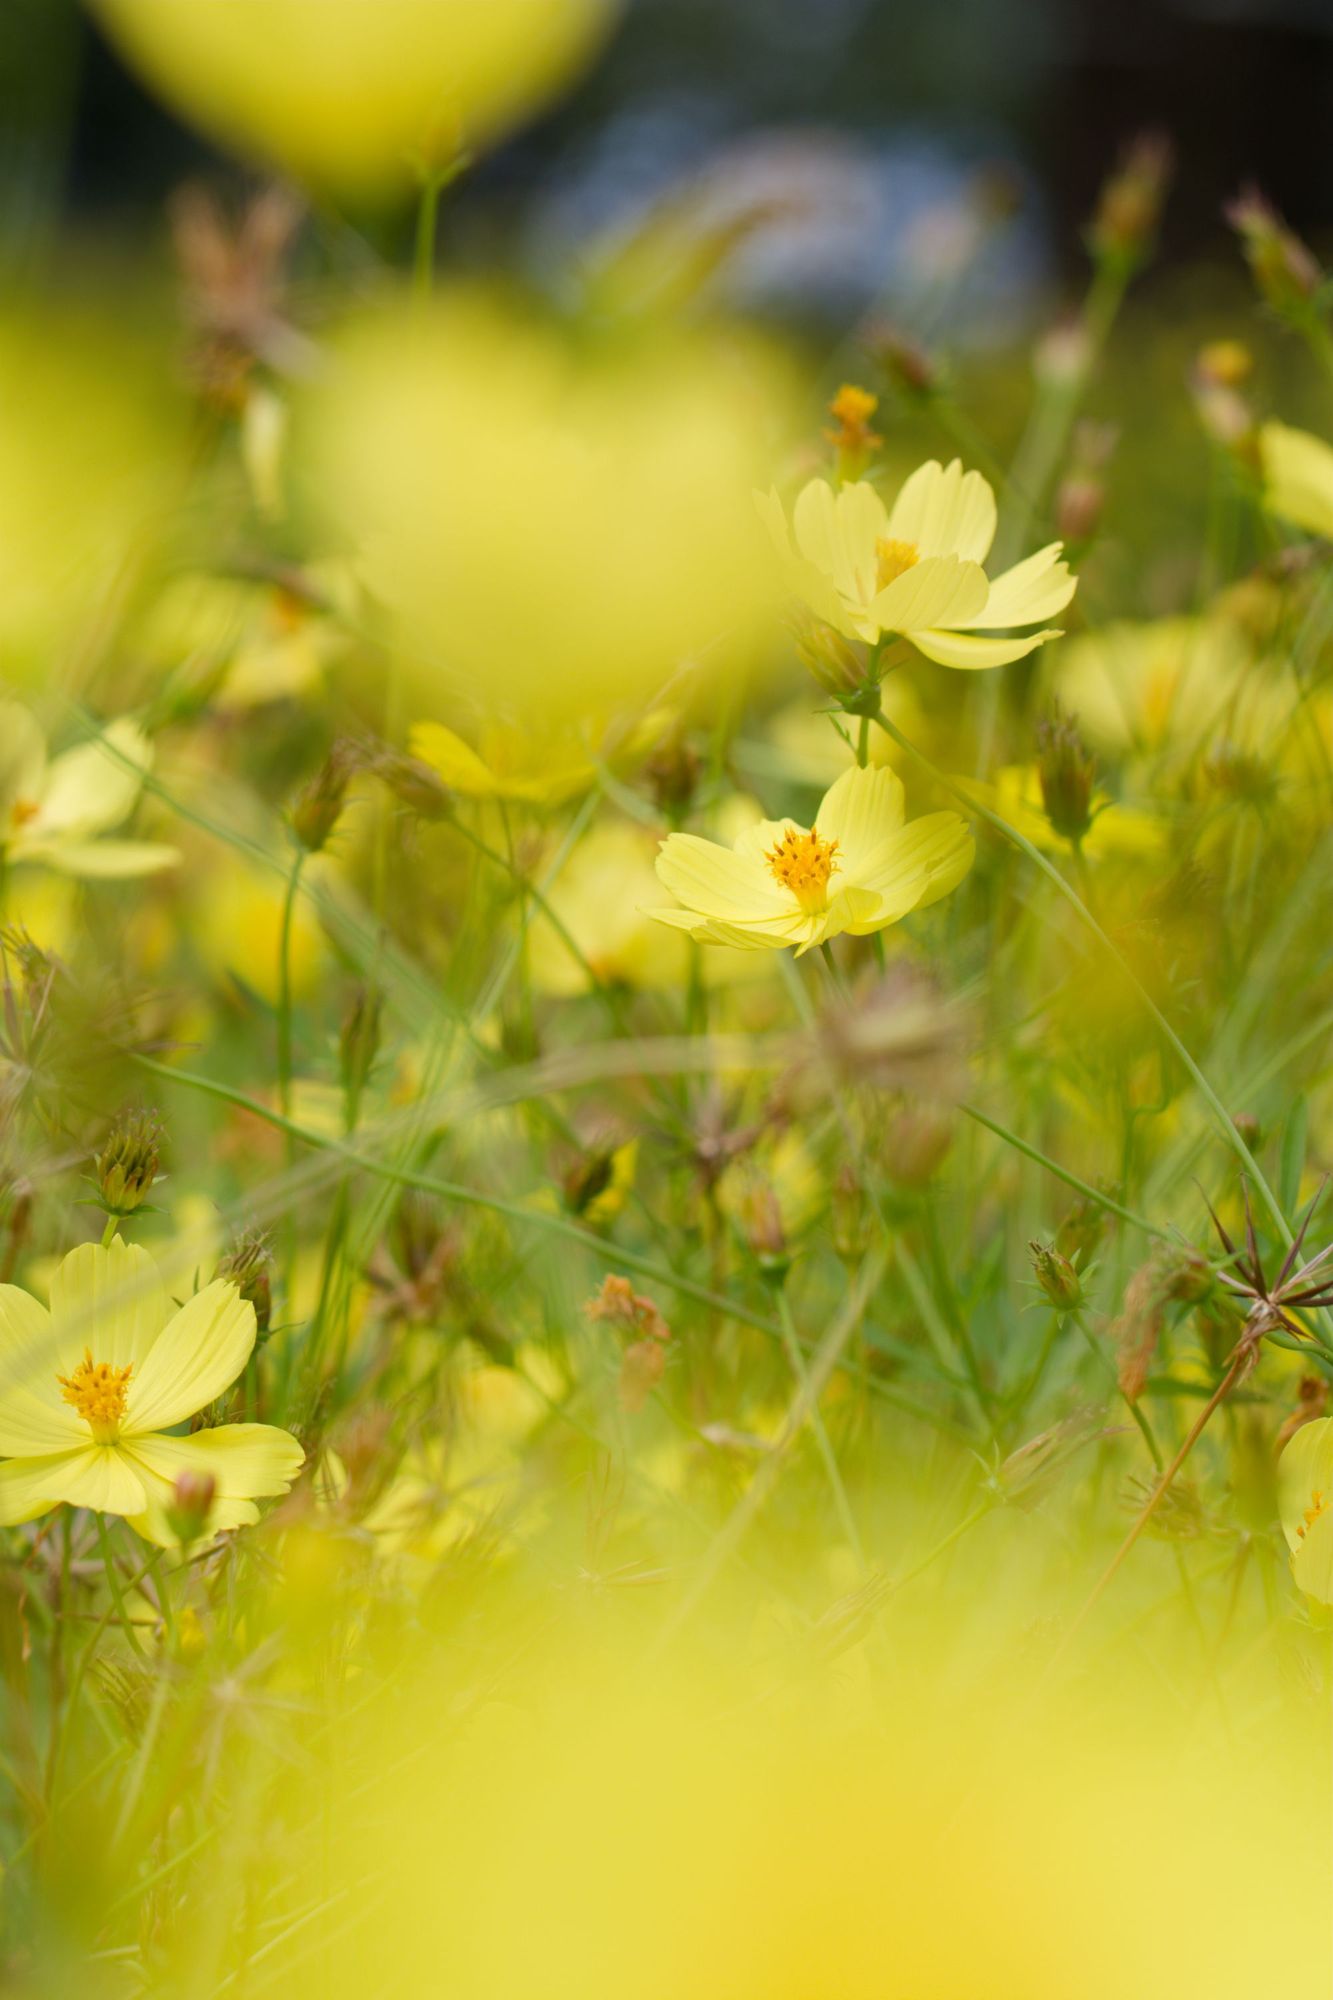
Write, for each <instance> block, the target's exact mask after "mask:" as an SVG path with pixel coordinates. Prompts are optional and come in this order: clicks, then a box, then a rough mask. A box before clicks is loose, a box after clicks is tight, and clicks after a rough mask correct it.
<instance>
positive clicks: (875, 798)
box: [815, 764, 903, 886]
mask: <svg viewBox="0 0 1333 2000" xmlns="http://www.w3.org/2000/svg"><path fill="white" fill-rule="evenodd" d="M902 823H903V786H902V780H901V779H900V778H899V777H898V775H897V773H896V772H895V771H892V770H890V769H889V767H888V766H887V765H885V764H876V765H873V766H871V767H870V768H868V769H866V770H864V771H862V770H859V769H858V768H857V767H856V766H855V765H853V766H852V768H851V769H850V770H847V771H844V772H843V774H842V776H841V777H840V778H839V779H838V780H837V782H836V783H835V784H833V785H830V787H829V789H828V791H827V792H825V794H824V796H823V798H822V799H821V800H820V804H819V811H818V812H817V813H816V814H815V826H816V828H817V829H818V831H819V833H820V835H821V836H822V838H823V839H825V840H836V841H837V843H838V876H839V877H840V878H841V882H839V886H841V885H842V883H843V882H860V881H861V880H862V879H863V878H862V873H861V870H862V866H863V864H864V863H865V862H866V861H868V860H870V859H872V858H873V857H874V855H875V854H876V853H877V852H878V851H879V849H880V848H881V847H883V845H884V842H885V840H886V838H887V837H888V836H889V835H890V834H893V833H895V832H896V831H897V829H898V828H899V827H900V826H901V825H902Z"/></svg>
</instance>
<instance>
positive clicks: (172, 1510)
mask: <svg viewBox="0 0 1333 2000" xmlns="http://www.w3.org/2000/svg"><path fill="white" fill-rule="evenodd" d="M217 1490H218V1483H217V1481H216V1479H214V1477H213V1475H212V1473H211V1472H189V1471H186V1472H178V1473H177V1475H176V1484H175V1487H174V1489H173V1492H172V1497H171V1502H170V1504H169V1506H168V1507H167V1526H168V1527H169V1528H170V1530H171V1532H172V1534H173V1535H174V1536H175V1537H176V1540H177V1541H178V1542H180V1543H182V1544H187V1543H190V1542H197V1541H198V1540H199V1538H200V1536H201V1535H203V1534H205V1533H206V1532H207V1529H208V1517H209V1515H210V1514H211V1513H212V1511H213V1502H214V1500H215V1498H216V1497H217Z"/></svg>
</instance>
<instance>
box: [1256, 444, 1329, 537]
mask: <svg viewBox="0 0 1333 2000" xmlns="http://www.w3.org/2000/svg"><path fill="white" fill-rule="evenodd" d="M1259 458H1260V463H1261V465H1262V467H1263V474H1264V502H1265V505H1266V506H1267V507H1268V508H1269V509H1270V511H1271V512H1272V513H1274V514H1280V515H1281V516H1282V518H1283V520H1284V521H1292V522H1294V523H1295V525H1296V526H1297V527H1298V528H1304V529H1305V530H1306V531H1307V532H1308V533H1309V534H1312V535H1323V536H1325V537H1326V538H1327V539H1329V540H1333V445H1327V444H1325V443H1324V440H1323V439H1322V438H1317V437H1312V436H1311V435H1310V433H1309V431H1298V430H1293V429H1292V428H1291V426H1290V425H1289V424H1265V425H1264V426H1263V428H1262V429H1261V431H1260V432H1259Z"/></svg>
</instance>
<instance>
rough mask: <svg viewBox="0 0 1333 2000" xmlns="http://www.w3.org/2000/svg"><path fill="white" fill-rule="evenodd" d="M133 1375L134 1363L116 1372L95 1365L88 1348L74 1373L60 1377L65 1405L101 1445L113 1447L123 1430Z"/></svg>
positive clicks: (104, 1364)
mask: <svg viewBox="0 0 1333 2000" xmlns="http://www.w3.org/2000/svg"><path fill="white" fill-rule="evenodd" d="M133 1372H134V1364H133V1363H132V1362H131V1363H129V1364H128V1365H127V1366H126V1367H124V1368H113V1367H112V1366H111V1363H110V1362H109V1361H94V1360H93V1351H92V1349H91V1348H90V1347H85V1348H84V1350H83V1359H82V1361H81V1362H80V1363H79V1365H78V1367H77V1368H76V1369H75V1370H74V1373H73V1374H72V1375H57V1376H56V1381H57V1382H58V1383H59V1384H60V1395H61V1399H62V1401H64V1402H66V1403H72V1404H73V1406H74V1408H75V1410H76V1411H77V1412H78V1414H79V1415H80V1416H81V1417H82V1418H83V1420H84V1422H85V1423H86V1424H88V1425H89V1426H90V1428H91V1430H92V1434H93V1436H94V1437H95V1438H96V1440H97V1442H98V1443H99V1444H109V1443H110V1442H111V1440H112V1439H113V1438H114V1437H115V1436H116V1435H117V1433H118V1432H119V1430H120V1425H121V1419H122V1418H123V1417H124V1415H125V1396H126V1391H127V1388H128V1386H129V1379H130V1376H131V1375H132V1374H133Z"/></svg>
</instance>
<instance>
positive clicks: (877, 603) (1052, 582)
mask: <svg viewBox="0 0 1333 2000" xmlns="http://www.w3.org/2000/svg"><path fill="white" fill-rule="evenodd" d="M757 497H758V503H759V509H760V512H761V514H762V515H763V517H764V520H765V522H766V524H767V526H768V530H769V533H770V534H771V535H772V537H773V540H774V542H775V544H776V546H777V549H778V553H779V555H780V556H781V557H782V559H783V563H784V566H785V568H786V571H787V575H788V578H789V581H790V583H791V585H792V587H793V589H794V590H795V592H796V594H797V595H798V596H799V597H802V598H804V600H805V602H806V603H807V604H808V605H809V606H810V608H811V610H812V611H814V612H816V613H817V614H818V616H819V617H821V618H823V619H824V620H825V621H826V623H828V624H830V625H833V626H835V627H836V628H837V630H838V631H840V632H842V633H844V634H845V635H846V637H847V638H849V639H861V640H864V641H866V642H867V643H868V644H873V643H874V642H875V641H876V640H878V639H879V638H880V637H881V636H882V635H883V634H885V633H896V634H898V635H899V636H900V637H902V638H904V639H907V640H909V641H910V642H911V644H912V645H913V646H915V647H916V649H917V651H918V652H919V653H924V654H925V656H926V658H927V659H928V660H935V661H937V662H938V663H939V664H940V665H941V666H945V667H967V668H978V667H1002V666H1004V665H1005V664H1006V663H1007V662H1008V661H1010V660H1021V659H1022V658H1023V657H1024V656H1025V655H1026V654H1028V653H1031V652H1033V651H1034V650H1035V649H1036V648H1037V647H1038V646H1044V645H1045V644H1046V642H1047V640H1048V639H1058V638H1059V637H1060V633H1059V632H1058V631H1054V630H1051V629H1049V628H1048V629H1045V630H1043V631H1040V632H1036V633H1030V634H1028V635H1026V636H1024V637H1022V638H993V637H987V636H984V635H986V634H990V633H998V632H1005V631H1008V630H1009V629H1010V628H1012V627H1019V626H1026V625H1036V624H1038V623H1040V621H1041V620H1042V619H1045V618H1053V617H1054V616H1055V614H1056V613H1057V612H1058V611H1063V609H1064V607H1065V606H1066V604H1068V602H1069V600H1070V598H1071V597H1072V596H1073V595H1074V592H1075V590H1076V589H1077V588H1078V584H1077V579H1076V578H1074V577H1073V576H1071V575H1070V573H1069V567H1068V565H1067V564H1066V563H1063V562H1061V561H1060V559H1059V557H1060V550H1061V548H1062V546H1063V544H1061V543H1060V542H1052V543H1050V544H1049V546H1048V547H1046V548H1044V549H1039V550H1038V551H1037V553H1036V554H1035V555H1032V556H1029V557H1027V559H1026V561H1024V562H1020V563H1016V564H1015V565H1014V567H1013V568H1012V569H1007V570H1005V571H1004V573H1003V575H1001V576H997V577H996V578H994V580H992V579H990V578H989V577H987V575H986V572H985V570H984V569H983V568H982V564H983V563H984V562H985V560H986V557H987V555H988V554H989V553H990V546H991V543H992V542H993V541H994V539H995V526H996V512H995V495H994V494H993V493H992V491H991V489H990V487H989V485H988V484H987V482H986V481H985V480H984V479H983V478H982V476H981V474H980V473H979V472H964V471H963V468H962V464H961V462H960V461H959V460H958V459H954V460H953V462H952V463H951V464H949V465H947V466H945V465H940V464H939V463H938V461H937V460H934V459H932V460H931V461H930V462H929V464H926V465H922V466H918V468H917V470H916V471H915V472H914V473H913V474H912V476H911V478H910V479H909V480H908V481H907V482H906V484H905V485H904V486H903V488H902V491H901V492H900V493H899V495H898V497H897V499H896V500H895V501H894V503H893V506H892V508H891V509H886V507H885V505H884V502H883V501H882V500H881V499H880V497H879V494H878V493H877V492H876V490H875V488H874V487H873V486H871V485H869V484H868V483H867V482H866V481H864V480H859V481H857V482H855V483H853V484H850V485H848V484H844V485H842V486H840V487H837V488H836V489H835V488H834V487H832V486H830V485H829V483H828V481H827V480H826V479H812V480H810V481H809V483H808V484H807V485H806V486H804V487H803V488H802V489H801V491H800V493H798V494H797V496H796V503H795V505H794V507H793V508H792V519H791V528H790V531H789V530H788V526H787V517H786V514H785V513H784V511H783V507H782V502H781V501H780V500H779V499H778V496H777V494H776V492H773V491H770V492H769V493H767V494H760V495H758V496H757ZM793 538H794V543H795V546H794V547H793ZM979 634H980V635H982V636H978V635H979Z"/></svg>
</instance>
